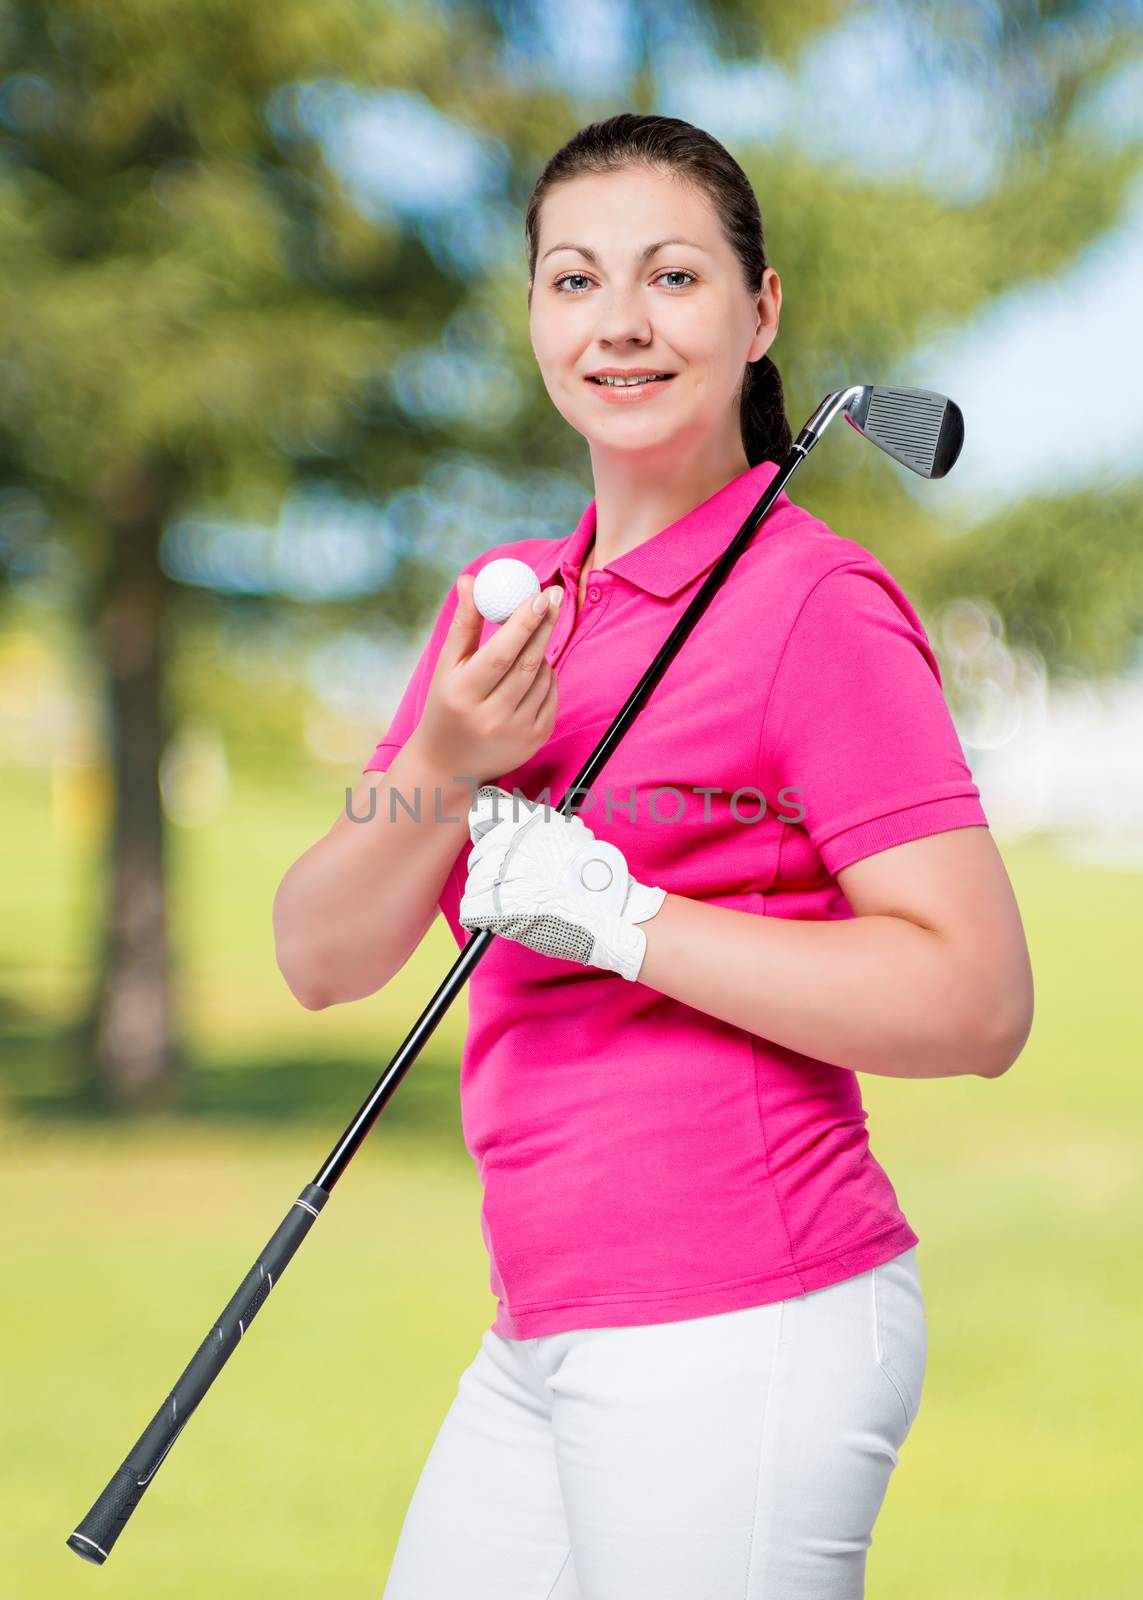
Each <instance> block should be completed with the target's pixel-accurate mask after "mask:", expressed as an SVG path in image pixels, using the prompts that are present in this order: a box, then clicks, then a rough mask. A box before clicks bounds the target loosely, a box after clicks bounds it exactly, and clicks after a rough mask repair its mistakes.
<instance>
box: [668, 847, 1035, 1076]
mask: <svg viewBox="0 0 1143 1600" xmlns="http://www.w3.org/2000/svg"><path fill="white" fill-rule="evenodd" d="M837 880H838V882H839V884H840V885H841V887H842V890H843V892H844V893H845V896H846V898H847V900H848V901H849V903H850V906H851V907H852V909H853V912H854V916H853V917H852V918H849V919H846V920H840V921H830V922H820V921H815V922H801V921H794V920H790V919H782V918H773V919H770V918H766V917H758V916H755V915H753V914H752V913H749V912H743V911H731V910H728V909H726V908H725V907H721V906H708V905H703V904H702V903H701V902H698V901H693V900H688V899H686V898H685V897H684V896H680V895H674V894H669V895H668V896H667V898H666V900H665V901H664V903H663V905H662V907H661V908H660V910H659V911H658V912H657V913H656V915H655V916H653V917H651V918H650V920H649V921H647V922H644V923H643V924H642V927H643V929H644V932H645V933H646V935H647V952H646V955H645V957H644V960H643V966H642V968H641V970H640V973H639V982H640V983H645V984H647V985H648V986H649V987H650V988H652V989H657V990H659V992H660V993H662V994H667V995H670V996H671V997H672V998H673V999H676V1000H681V1001H683V1002H684V1004H686V1005H690V1006H694V1007H695V1009H696V1010H699V1011H705V1012H707V1013H708V1014H709V1015H710V1016H713V1017H717V1018H719V1019H720V1021H723V1022H729V1023H731V1024H732V1025H733V1026H735V1027H739V1028H745V1029H747V1030H748V1031H749V1032H750V1033H754V1034H757V1035H759V1036H760V1037H762V1038H766V1039H772V1040H773V1041H774V1042H775V1043H776V1044H779V1045H784V1046H785V1047H786V1048H787V1049H791V1050H796V1051H798V1052H800V1053H801V1054H803V1055H807V1056H813V1057H815V1058H817V1059H818V1060H822V1061H829V1062H831V1063H833V1064H834V1065H836V1066H841V1067H849V1068H852V1069H854V1070H857V1071H861V1072H872V1073H877V1074H880V1075H882V1076H885V1077H895V1078H943V1077H953V1076H956V1075H958V1074H962V1073H975V1074H977V1075H978V1076H980V1077H984V1078H995V1077H999V1076H1000V1075H1001V1073H1004V1072H1006V1071H1007V1070H1008V1068H1009V1067H1010V1066H1011V1065H1012V1063H1013V1062H1014V1061H1015V1059H1016V1057H1017V1056H1018V1055H1019V1054H1020V1051H1021V1050H1022V1049H1023V1047H1024V1043H1025V1041H1026V1039H1027V1037H1028V1034H1029V1031H1030V1029H1031V1026H1032V1012H1033V989H1032V970H1031V964H1030V961H1029V958H1028V948H1027V944H1026V942H1025V938H1024V930H1023V926H1022V924H1021V921H1020V914H1019V911H1018V909H1017V906H1016V900H1015V897H1014V895H1013V893H1012V886H1011V884H1010V882H1009V880H1008V875H1007V873H1006V872H1005V869H1004V864H1003V862H1002V861H1001V859H1000V855H999V853H998V851H997V849H996V845H995V842H994V840H993V838H992V835H991V834H990V833H989V831H988V829H987V828H982V827H966V828H957V829H954V830H952V831H949V832H945V833H939V834H933V835H930V836H928V837H926V838H922V839H915V840H912V841H910V842H909V843H907V844H900V845H896V846H894V847H893V848H892V849H888V850H883V851H880V852H878V853H877V854H876V855H872V856H867V857H866V858H865V859H864V860H861V861H857V862H854V863H853V865H852V866H849V867H846V868H844V869H842V870H841V871H839V873H838V874H837Z"/></svg>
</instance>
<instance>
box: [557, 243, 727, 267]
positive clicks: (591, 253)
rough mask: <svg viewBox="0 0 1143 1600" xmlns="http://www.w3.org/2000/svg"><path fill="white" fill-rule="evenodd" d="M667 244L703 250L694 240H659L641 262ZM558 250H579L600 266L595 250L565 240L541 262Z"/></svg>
mask: <svg viewBox="0 0 1143 1600" xmlns="http://www.w3.org/2000/svg"><path fill="white" fill-rule="evenodd" d="M666 244H689V245H690V246H691V248H692V250H702V245H701V244H695V242H694V240H693V239H681V238H671V239H659V240H657V241H656V242H655V243H654V244H649V245H648V246H647V248H646V249H645V250H644V251H643V253H642V255H641V256H640V257H639V259H640V261H646V260H648V259H649V258H650V257H651V256H653V255H654V254H655V251H656V250H661V249H662V248H663V246H664V245H666ZM557 250H578V251H579V253H580V255H581V256H586V257H587V259H588V260H589V261H590V262H591V263H592V265H593V266H596V267H598V265H599V257H598V256H597V255H596V253H595V251H594V250H589V249H588V247H587V245H585V244H570V243H569V242H568V241H567V240H563V241H562V242H561V243H560V244H554V245H552V247H551V249H550V250H545V251H544V253H543V255H542V256H541V257H540V260H541V261H546V260H547V259H548V257H549V256H550V255H554V254H555V252H556V251H557ZM704 254H705V252H704Z"/></svg>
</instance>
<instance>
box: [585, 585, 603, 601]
mask: <svg viewBox="0 0 1143 1600" xmlns="http://www.w3.org/2000/svg"><path fill="white" fill-rule="evenodd" d="M602 593H603V590H602V589H601V588H600V587H599V585H598V584H597V583H593V584H592V586H591V588H590V589H589V590H588V591H587V596H588V599H589V600H598V599H599V597H600V595H601V594H602Z"/></svg>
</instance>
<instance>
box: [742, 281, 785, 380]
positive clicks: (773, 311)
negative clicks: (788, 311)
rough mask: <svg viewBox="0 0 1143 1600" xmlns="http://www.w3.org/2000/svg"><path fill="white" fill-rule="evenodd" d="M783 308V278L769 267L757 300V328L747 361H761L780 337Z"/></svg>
mask: <svg viewBox="0 0 1143 1600" xmlns="http://www.w3.org/2000/svg"><path fill="white" fill-rule="evenodd" d="M781 309H782V280H781V279H780V278H779V276H778V274H777V273H776V272H775V271H774V269H773V267H767V268H766V270H765V272H764V273H763V274H762V290H761V293H760V294H759V295H758V298H757V300H756V301H755V313H756V316H757V328H756V331H755V334H754V338H753V339H752V340H751V342H750V348H749V350H748V351H747V353H746V359H747V361H761V359H762V357H763V356H764V355H765V354H766V352H767V350H769V348H770V346H771V345H772V344H773V343H774V340H775V339H776V338H777V337H778V319H779V315H780V313H781Z"/></svg>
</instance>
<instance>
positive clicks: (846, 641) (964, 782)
mask: <svg viewBox="0 0 1143 1600" xmlns="http://www.w3.org/2000/svg"><path fill="white" fill-rule="evenodd" d="M759 772H760V776H761V779H762V782H761V784H760V787H761V788H762V790H763V793H764V794H765V795H766V797H767V800H768V801H769V800H770V799H771V797H773V800H774V805H775V808H776V810H777V811H779V812H781V813H782V814H783V815H784V816H786V815H788V814H789V812H790V810H791V809H792V808H795V807H797V806H801V807H803V808H804V811H805V815H804V817H803V818H802V819H801V822H802V826H803V827H804V828H805V829H806V832H807V833H808V835H809V838H810V841H811V843H812V844H813V846H814V848H815V849H816V850H817V853H818V855H819V857H820V858H821V861H822V864H823V866H825V868H826V870H827V871H828V872H830V873H833V874H836V873H837V872H839V871H840V870H841V869H842V868H843V867H847V866H850V865H852V863H853V862H855V861H859V860H861V859H862V858H863V857H865V856H870V855H874V854H876V853H877V852H878V851H880V850H887V849H889V848H890V847H891V846H893V845H897V844H904V843H906V842H908V841H909V840H912V839H920V838H923V837H925V836H926V835H928V834H934V833H943V832H945V831H947V830H948V829H950V828H965V827H973V826H977V827H987V826H988V819H987V817H986V816H985V814H984V808H983V806H982V805H981V801H980V791H979V789H978V788H977V786H976V784H975V783H974V782H973V778H972V773H971V772H970V771H969V767H968V763H967V762H966V760H965V757H964V752H963V750H962V749H961V744H960V740H959V738H958V736H957V732H956V728H955V726H954V724H953V720H952V715H951V713H950V711H949V708H948V706H947V704H946V702H945V697H944V692H943V689H942V686H941V676H940V668H939V666H938V664H937V659H936V656H935V655H934V654H933V651H932V648H931V646H930V644H929V640H928V638H927V636H926V634H925V630H924V627H923V626H922V624H921V621H920V618H919V617H918V616H917V614H916V612H915V611H914V609H913V607H912V606H911V604H910V603H909V600H908V598H907V597H906V595H905V593H904V591H903V590H902V589H901V588H900V586H899V585H898V584H897V583H896V581H895V580H894V579H893V578H892V576H891V575H890V574H889V573H888V572H887V571H886V569H885V568H884V567H881V566H880V565H879V564H878V563H877V562H876V561H874V560H873V558H870V559H869V560H868V561H867V562H858V563H849V564H846V565H844V566H839V567H834V568H832V569H831V570H830V571H829V572H827V573H826V574H825V575H824V576H823V577H821V578H819V579H818V580H817V581H816V582H815V583H814V585H813V587H812V588H811V589H810V591H809V593H808V594H807V595H806V598H805V600H804V602H803V603H802V605H801V607H800V609H799V611H798V614H797V616H796V617H795V619H794V622H793V624H792V625H791V628H790V631H789V634H788V636H787V639H786V643H785V646H784V648H783V651H782V654H781V656H780V658H779V661H778V664H777V667H776V670H775V673H774V678H773V683H772V686H771V691H770V695H769V698H768V701H767V704H766V709H765V712H764V714H763V722H762V732H761V741H760V745H759ZM767 785H769V787H767ZM780 791H782V792H783V793H784V794H785V798H784V799H782V798H779V793H780Z"/></svg>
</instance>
